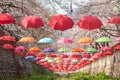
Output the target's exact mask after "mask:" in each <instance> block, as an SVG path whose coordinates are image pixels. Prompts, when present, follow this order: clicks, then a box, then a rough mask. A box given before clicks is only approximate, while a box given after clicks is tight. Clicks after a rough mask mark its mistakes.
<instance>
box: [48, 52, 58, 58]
mask: <svg viewBox="0 0 120 80" xmlns="http://www.w3.org/2000/svg"><path fill="white" fill-rule="evenodd" d="M49 57H51V58H55V57H57V55H56V54H55V53H52V54H49Z"/></svg>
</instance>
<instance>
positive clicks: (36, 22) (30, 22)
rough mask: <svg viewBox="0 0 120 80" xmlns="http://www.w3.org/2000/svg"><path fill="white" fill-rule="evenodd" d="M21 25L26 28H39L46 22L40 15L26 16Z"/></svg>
mask: <svg viewBox="0 0 120 80" xmlns="http://www.w3.org/2000/svg"><path fill="white" fill-rule="evenodd" d="M20 26H23V27H25V28H39V27H42V26H44V23H43V20H42V19H41V18H40V17H38V16H26V17H24V18H23V19H22V20H21V22H20Z"/></svg>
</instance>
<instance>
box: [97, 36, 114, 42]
mask: <svg viewBox="0 0 120 80" xmlns="http://www.w3.org/2000/svg"><path fill="white" fill-rule="evenodd" d="M95 42H112V39H110V38H108V37H101V38H98V39H97V40H96V41H95Z"/></svg>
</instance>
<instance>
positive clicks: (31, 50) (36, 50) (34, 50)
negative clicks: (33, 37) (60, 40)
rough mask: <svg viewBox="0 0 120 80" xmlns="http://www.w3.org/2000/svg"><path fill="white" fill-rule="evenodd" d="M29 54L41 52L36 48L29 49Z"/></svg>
mask: <svg viewBox="0 0 120 80" xmlns="http://www.w3.org/2000/svg"><path fill="white" fill-rule="evenodd" d="M29 52H41V51H40V49H39V48H38V47H31V48H30V49H29Z"/></svg>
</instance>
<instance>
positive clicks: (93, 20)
mask: <svg viewBox="0 0 120 80" xmlns="http://www.w3.org/2000/svg"><path fill="white" fill-rule="evenodd" d="M102 25H103V24H102V22H101V21H100V20H99V19H98V18H97V17H96V16H84V17H83V18H81V19H80V20H79V22H78V26H79V27H80V28H83V29H86V30H93V29H98V28H101V26H102Z"/></svg>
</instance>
